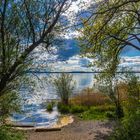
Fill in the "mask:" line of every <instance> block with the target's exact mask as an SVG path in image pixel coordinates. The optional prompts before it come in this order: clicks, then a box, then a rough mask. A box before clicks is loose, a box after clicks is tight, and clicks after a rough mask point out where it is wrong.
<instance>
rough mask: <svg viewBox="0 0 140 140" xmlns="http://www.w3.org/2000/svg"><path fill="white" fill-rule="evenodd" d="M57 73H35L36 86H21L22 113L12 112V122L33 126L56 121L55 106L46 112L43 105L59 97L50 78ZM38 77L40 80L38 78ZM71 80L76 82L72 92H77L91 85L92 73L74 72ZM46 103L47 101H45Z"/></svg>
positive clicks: (56, 112) (45, 124) (50, 123)
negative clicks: (23, 102) (32, 88)
mask: <svg viewBox="0 0 140 140" xmlns="http://www.w3.org/2000/svg"><path fill="white" fill-rule="evenodd" d="M56 76H58V74H47V73H46V74H45V73H44V74H37V77H38V78H36V77H32V76H31V77H32V78H34V80H35V82H36V86H35V87H34V90H29V88H25V87H23V88H22V89H21V91H20V92H21V95H22V97H23V98H24V99H26V103H25V105H23V107H22V111H23V112H24V113H23V114H17V113H14V114H13V116H12V117H11V120H12V121H13V122H16V123H18V124H24V125H34V126H50V125H53V124H55V123H56V122H57V120H58V116H59V113H58V111H57V108H56V107H55V108H54V111H53V112H52V113H48V112H46V109H45V105H43V104H44V103H45V102H46V101H47V100H48V99H57V98H59V97H58V95H57V93H56V92H55V89H54V86H53V85H52V84H51V79H53V77H56ZM38 79H40V80H38ZM73 80H74V81H75V82H76V84H75V89H74V93H75V94H77V93H78V92H79V91H80V90H82V89H84V88H87V87H92V86H93V74H92V73H75V74H73ZM45 104H47V103H45Z"/></svg>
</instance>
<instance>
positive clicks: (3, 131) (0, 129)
mask: <svg viewBox="0 0 140 140" xmlns="http://www.w3.org/2000/svg"><path fill="white" fill-rule="evenodd" d="M23 139H25V138H24V135H23V133H21V132H17V131H14V130H12V129H11V128H10V127H6V126H0V140H23Z"/></svg>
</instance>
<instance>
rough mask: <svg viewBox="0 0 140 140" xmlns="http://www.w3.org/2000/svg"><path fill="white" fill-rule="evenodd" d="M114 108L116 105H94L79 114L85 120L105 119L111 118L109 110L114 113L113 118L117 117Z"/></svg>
mask: <svg viewBox="0 0 140 140" xmlns="http://www.w3.org/2000/svg"><path fill="white" fill-rule="evenodd" d="M114 110H115V107H114V106H110V105H104V106H93V107H90V108H89V109H87V110H85V111H84V112H83V113H81V114H79V115H78V116H79V117H80V118H81V119H83V120H105V119H108V118H110V116H108V115H107V112H110V113H112V118H115V113H114V112H115V111H114Z"/></svg>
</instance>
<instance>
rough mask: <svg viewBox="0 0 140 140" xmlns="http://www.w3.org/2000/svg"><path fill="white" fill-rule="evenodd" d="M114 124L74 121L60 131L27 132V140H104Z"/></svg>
mask: <svg viewBox="0 0 140 140" xmlns="http://www.w3.org/2000/svg"><path fill="white" fill-rule="evenodd" d="M113 126H114V122H101V121H75V122H73V123H72V124H70V125H68V126H65V127H63V128H62V129H61V131H55V132H54V131H53V132H28V133H27V137H28V140H106V139H107V137H108V135H109V134H110V132H111V131H112V129H113Z"/></svg>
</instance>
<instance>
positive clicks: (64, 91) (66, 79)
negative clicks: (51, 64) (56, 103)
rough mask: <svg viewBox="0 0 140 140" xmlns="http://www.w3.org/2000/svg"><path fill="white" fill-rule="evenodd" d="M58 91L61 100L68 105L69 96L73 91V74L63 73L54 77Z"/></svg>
mask: <svg viewBox="0 0 140 140" xmlns="http://www.w3.org/2000/svg"><path fill="white" fill-rule="evenodd" d="M53 84H54V86H55V89H56V92H57V93H58V95H59V97H60V99H61V102H62V103H63V104H66V105H68V103H69V97H70V95H71V94H72V92H73V89H74V83H73V78H72V75H71V74H66V73H62V74H61V75H60V76H59V77H57V78H55V79H53Z"/></svg>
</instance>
